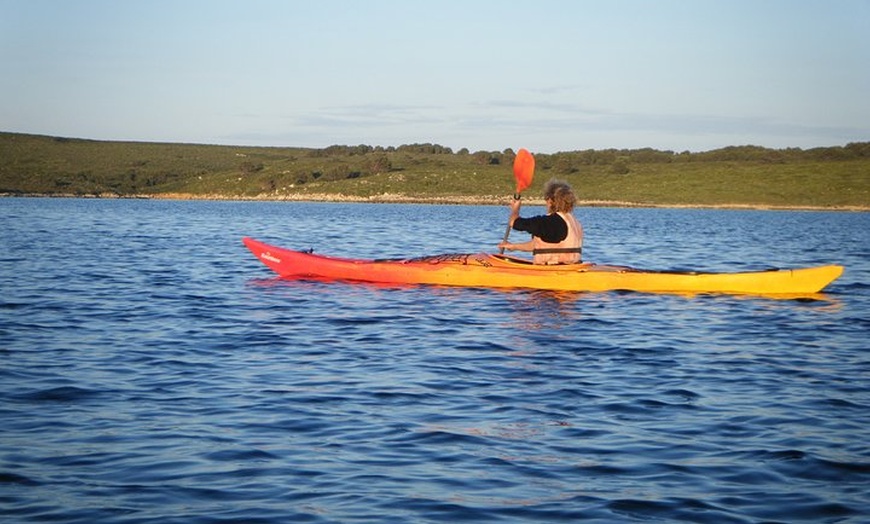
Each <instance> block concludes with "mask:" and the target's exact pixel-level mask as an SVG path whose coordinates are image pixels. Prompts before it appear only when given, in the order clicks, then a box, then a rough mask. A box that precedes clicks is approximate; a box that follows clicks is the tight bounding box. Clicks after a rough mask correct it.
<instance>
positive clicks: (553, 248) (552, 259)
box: [532, 212, 583, 264]
mask: <svg viewBox="0 0 870 524" xmlns="http://www.w3.org/2000/svg"><path fill="white" fill-rule="evenodd" d="M558 215H559V216H560V217H562V220H564V221H565V223H566V224H567V225H568V235H567V236H566V237H565V238H564V239H563V240H562V241H561V242H558V243H555V244H551V243H549V242H544V241H543V240H541V239H540V238H538V237H532V242H533V244H532V247H533V249H532V255H533V261H534V263H535V264H576V263H578V262H580V254H581V253H582V252H583V226H581V225H580V222H578V221H577V219H576V218H574V215H572V214H570V213H561V212H560V213H558Z"/></svg>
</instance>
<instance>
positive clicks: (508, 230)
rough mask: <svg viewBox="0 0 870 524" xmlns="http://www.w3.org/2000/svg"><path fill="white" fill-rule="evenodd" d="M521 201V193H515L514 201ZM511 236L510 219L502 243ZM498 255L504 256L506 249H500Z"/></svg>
mask: <svg viewBox="0 0 870 524" xmlns="http://www.w3.org/2000/svg"><path fill="white" fill-rule="evenodd" d="M519 199H520V194H519V193H514V200H519ZM510 235H511V221H510V219H508V224H507V229H505V230H504V238H503V239H502V242H507V240H508V237H509V236H510ZM498 254H499V255H503V254H504V248H503V247H500V248H498Z"/></svg>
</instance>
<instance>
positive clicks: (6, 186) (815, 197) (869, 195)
mask: <svg viewBox="0 0 870 524" xmlns="http://www.w3.org/2000/svg"><path fill="white" fill-rule="evenodd" d="M513 154H514V153H513V151H512V150H510V149H506V150H504V151H477V152H469V151H468V150H465V149H462V150H460V151H455V152H454V151H452V150H451V149H450V148H446V147H443V146H439V145H437V144H409V145H401V146H396V147H380V146H377V147H375V146H367V145H359V146H330V147H327V148H323V149H310V148H294V147H237V146H216V145H196V144H161V143H145V142H107V141H94V140H81V139H70V138H59V137H46V136H34V135H24V134H16V133H0V194H5V195H49V196H51V195H58V196H60V195H78V196H120V197H175V198H263V199H312V200H341V199H363V200H366V199H367V200H373V201H407V200H411V201H440V202H451V201H458V202H481V203H487V202H492V203H496V202H501V201H503V200H504V198H505V197H506V196H507V195H509V194H511V193H512V192H513V176H512V174H511V163H512V161H513ZM535 157H536V161H537V169H536V174H535V183H534V185H533V186H532V187H531V188H530V189H529V190H528V191H527V195H528V196H529V197H533V196H536V195H538V194H539V193H540V189H541V187H542V186H543V184H544V182H546V181H547V180H548V179H550V178H553V177H556V178H561V179H565V180H567V181H568V182H570V183H571V184H572V185H573V186H574V187H575V189H576V192H577V194H578V197H579V198H580V199H581V200H583V201H584V202H585V203H587V204H590V203H591V204H596V203H598V204H615V205H664V206H678V205H680V206H681V205H692V206H721V205H736V206H762V207H765V206H769V207H797V208H846V209H868V208H870V142H861V143H852V144H848V145H845V146H842V147H825V148H815V149H807V150H803V149H798V148H789V149H767V148H761V147H756V146H735V147H727V148H723V149H717V150H713V151H707V152H701V153H690V152H683V153H675V152H672V151H658V150H653V149H633V150H615V149H610V150H585V151H572V152H562V153H556V154H536V155H535Z"/></svg>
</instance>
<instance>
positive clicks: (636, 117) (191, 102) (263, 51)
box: [0, 0, 870, 152]
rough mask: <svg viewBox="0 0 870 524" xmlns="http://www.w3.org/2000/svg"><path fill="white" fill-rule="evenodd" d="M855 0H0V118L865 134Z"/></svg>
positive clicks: (334, 136) (144, 131)
mask: <svg viewBox="0 0 870 524" xmlns="http://www.w3.org/2000/svg"><path fill="white" fill-rule="evenodd" d="M868 94H870V0H727V1H726V0H715V1H712V0H692V1H688V0H656V1H653V0H648V1H642V0H609V1H605V0H597V1H584V0H564V1H558V0H536V1H534V2H531V1H528V0H526V1H509V0H501V1H497V0H493V1H482V0H462V1H453V0H438V1H431V0H430V1H423V0H405V1H399V0H364V1H363V0H345V1H342V0H318V1H314V0H308V1H294V0H284V1H282V0H238V1H228V0H171V1H164V0H124V1H120V0H0V130H2V131H13V132H25V133H37V134H46V135H57V136H69V137H81V138H92V139H101V140H103V139H105V140H137V141H159V142H193V143H211V144H234V145H265V146H303V147H325V146H328V145H332V144H349V145H357V144H368V145H383V146H390V145H396V146H397V145H401V144H409V143H415V142H433V143H438V144H441V145H445V146H449V147H452V148H453V149H454V150H458V149H459V148H462V147H467V148H468V149H470V150H472V151H476V150H479V149H486V150H502V149H505V148H508V147H510V148H514V149H517V148H519V147H526V148H529V149H530V150H532V151H539V152H556V151H569V150H581V149H589V148H595V149H601V148H609V147H615V148H640V147H654V148H657V149H669V150H674V151H683V150H691V151H703V150H709V149H715V148H718V147H724V146H728V145H742V144H756V145H761V146H766V147H803V148H809V147H817V146H828V145H842V144H846V143H848V142H855V141H868V140H870V95H868Z"/></svg>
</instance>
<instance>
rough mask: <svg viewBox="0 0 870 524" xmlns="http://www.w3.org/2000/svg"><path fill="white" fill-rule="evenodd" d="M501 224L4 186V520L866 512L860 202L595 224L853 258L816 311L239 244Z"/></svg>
mask: <svg viewBox="0 0 870 524" xmlns="http://www.w3.org/2000/svg"><path fill="white" fill-rule="evenodd" d="M506 214H507V211H506V208H505V207H501V206H478V207H474V206H418V205H383V204H371V205H366V204H315V203H257V202H247V203H242V202H168V201H140V200H88V199H81V200H77V199H56V200H55V199H15V198H12V199H10V198H6V199H0V225H2V227H0V243H2V244H0V245H2V251H0V289H2V298H0V359H2V366H0V520H2V521H3V522H49V521H50V522H82V523H93V522H101V523H144V522H148V523H172V522H179V523H180V522H184V523H189V522H247V523H256V522H268V523H287V522H316V523H325V522H396V523H407V522H462V521H473V522H497V521H499V522H523V521H525V522H548V521H562V522H565V521H577V520H581V519H582V520H583V521H584V522H716V523H720V522H724V523H732V522H733V523H743V522H747V523H748V522H838V523H858V522H867V521H868V515H870V423H868V422H870V418H868V413H870V344H868V342H867V339H868V336H867V335H868V331H870V329H868V328H870V214H868V213H824V212H773V211H711V210H664V209H659V210H652V209H581V210H579V212H578V216H579V218H580V219H581V220H582V222H583V224H584V226H585V229H586V235H587V240H586V246H585V250H584V255H585V258H586V259H587V260H593V261H596V262H600V263H615V264H629V265H634V266H639V267H646V268H651V269H671V268H691V269H701V270H743V269H758V268H766V267H771V266H779V267H797V266H806V265H812V264H820V263H831V262H834V263H841V264H844V265H845V266H846V268H847V269H846V273H845V275H844V276H843V277H842V278H841V279H840V280H838V281H837V282H835V283H834V284H833V285H832V286H831V287H830V288H829V289H828V290H827V292H826V293H825V294H824V295H820V296H818V297H816V298H815V299H811V300H775V299H769V298H757V297H735V296H721V295H701V296H696V297H685V296H673V295H648V294H638V293H626V292H614V293H587V294H560V293H550V292H537V291H524V290H514V291H499V290H487V289H461V288H434V287H401V286H386V287H385V286H374V285H349V284H343V283H323V282H302V281H282V280H278V279H275V278H273V276H272V274H270V273H269V271H268V270H267V269H266V268H265V267H264V266H263V265H262V264H260V262H258V261H257V260H256V259H255V258H254V257H253V256H252V255H250V253H248V252H247V251H246V250H245V248H244V247H243V246H242V244H241V241H240V240H241V237H242V236H245V235H249V236H253V237H256V238H260V239H262V240H266V241H270V242H273V243H275V244H278V245H282V246H286V247H291V248H300V249H306V248H314V249H315V250H316V251H318V252H321V253H327V254H336V255H348V256H356V257H371V258H378V257H391V256H420V255H426V254H434V253H440V252H457V251H458V252H474V251H480V250H485V249H494V246H495V245H496V244H497V242H498V241H499V239H500V237H501V235H502V233H503V231H504V224H505V220H506ZM514 235H517V238H520V235H521V234H520V233H514Z"/></svg>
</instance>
